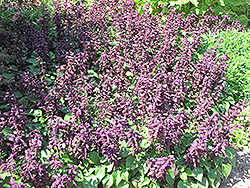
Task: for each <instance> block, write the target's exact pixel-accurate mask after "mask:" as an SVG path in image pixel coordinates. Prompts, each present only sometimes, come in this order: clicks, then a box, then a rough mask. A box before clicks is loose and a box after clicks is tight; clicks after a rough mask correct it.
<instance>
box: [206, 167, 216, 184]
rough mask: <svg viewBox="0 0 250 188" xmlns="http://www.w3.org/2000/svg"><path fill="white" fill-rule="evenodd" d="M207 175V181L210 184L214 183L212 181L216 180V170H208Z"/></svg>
mask: <svg viewBox="0 0 250 188" xmlns="http://www.w3.org/2000/svg"><path fill="white" fill-rule="evenodd" d="M207 175H208V179H209V180H210V181H211V182H212V183H214V181H215V179H216V177H217V172H216V170H214V169H209V171H208V174H207Z"/></svg>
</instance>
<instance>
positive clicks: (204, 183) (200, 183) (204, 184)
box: [198, 177, 209, 188]
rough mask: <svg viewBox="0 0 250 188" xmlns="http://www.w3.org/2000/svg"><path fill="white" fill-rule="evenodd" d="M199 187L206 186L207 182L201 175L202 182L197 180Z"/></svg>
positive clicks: (205, 187)
mask: <svg viewBox="0 0 250 188" xmlns="http://www.w3.org/2000/svg"><path fill="white" fill-rule="evenodd" d="M198 185H199V188H208V186H209V182H208V180H207V178H205V177H203V178H202V182H198Z"/></svg>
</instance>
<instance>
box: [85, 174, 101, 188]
mask: <svg viewBox="0 0 250 188" xmlns="http://www.w3.org/2000/svg"><path fill="white" fill-rule="evenodd" d="M84 178H85V179H84V180H83V182H82V185H83V187H84V188H97V187H98V180H97V177H96V176H95V175H93V174H90V175H89V176H87V177H84Z"/></svg>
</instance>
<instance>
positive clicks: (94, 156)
mask: <svg viewBox="0 0 250 188" xmlns="http://www.w3.org/2000/svg"><path fill="white" fill-rule="evenodd" d="M99 159H100V157H99V155H98V153H97V152H95V151H92V152H90V153H89V160H90V161H91V162H92V163H93V164H100V160H99Z"/></svg>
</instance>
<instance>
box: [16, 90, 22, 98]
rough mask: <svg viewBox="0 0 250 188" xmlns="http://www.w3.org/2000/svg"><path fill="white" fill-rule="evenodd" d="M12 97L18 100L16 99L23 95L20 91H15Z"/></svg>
mask: <svg viewBox="0 0 250 188" xmlns="http://www.w3.org/2000/svg"><path fill="white" fill-rule="evenodd" d="M14 96H15V97H16V98H17V99H18V98H21V97H22V96H23V94H22V93H21V92H20V91H16V92H15V93H14Z"/></svg>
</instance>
